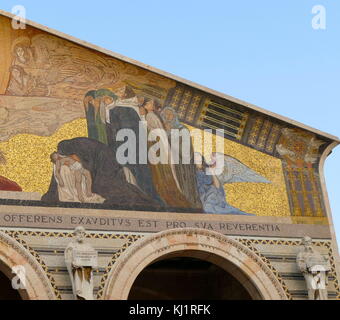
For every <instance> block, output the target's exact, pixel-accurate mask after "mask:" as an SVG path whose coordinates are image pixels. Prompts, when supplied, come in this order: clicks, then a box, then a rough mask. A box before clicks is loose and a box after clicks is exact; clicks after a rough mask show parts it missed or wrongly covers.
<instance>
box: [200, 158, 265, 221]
mask: <svg viewBox="0 0 340 320" xmlns="http://www.w3.org/2000/svg"><path fill="white" fill-rule="evenodd" d="M195 164H196V166H197V186H198V190H199V194H200V198H201V202H202V205H203V208H204V211H205V212H206V213H215V214H233V215H252V214H250V213H246V212H243V211H241V210H239V209H237V208H235V207H233V206H231V205H229V204H228V203H227V200H226V194H225V190H224V185H225V184H227V183H234V182H254V183H271V182H270V181H269V180H267V179H266V178H264V177H262V176H261V175H260V174H258V173H256V172H255V171H253V170H252V169H250V168H249V167H247V166H246V165H244V164H243V163H242V162H240V161H239V160H237V159H235V158H233V157H230V156H228V155H225V154H222V153H213V154H212V155H211V162H210V163H209V164H208V163H207V162H206V161H205V159H204V157H203V156H202V155H201V154H200V153H195Z"/></svg>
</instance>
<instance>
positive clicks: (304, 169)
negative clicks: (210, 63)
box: [0, 11, 340, 300]
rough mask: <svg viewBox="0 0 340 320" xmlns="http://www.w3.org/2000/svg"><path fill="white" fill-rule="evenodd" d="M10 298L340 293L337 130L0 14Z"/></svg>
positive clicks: (3, 212)
mask: <svg viewBox="0 0 340 320" xmlns="http://www.w3.org/2000/svg"><path fill="white" fill-rule="evenodd" d="M0 47H1V59H0V70H1V72H0V283H1V286H0V299H31V300H36V299H38V300H40V299H41V300H45V299H51V300H54V299H60V300H69V299H102V300H113V299H123V300H125V299H150V300H156V299H165V300H172V299H211V298H213V299H225V300H228V299H246V300H249V299H258V300H259V299H260V300H261V299H264V300H287V299H288V300H295V299H330V300H338V299H340V288H339V285H340V284H339V271H340V269H339V263H340V260H339V257H338V248H337V244H336V239H335V232H334V227H333V223H332V214H331V210H330V205H329V200H328V197H327V190H326V185H325V178H324V173H323V166H324V163H325V160H326V158H327V157H328V156H329V155H330V153H331V151H332V149H333V148H334V147H336V146H337V145H338V144H339V143H340V140H339V138H337V137H334V136H332V135H329V134H327V133H324V132H321V131H318V130H316V129H313V128H310V127H307V126H305V125H303V124H301V123H298V122H295V121H293V120H290V119H287V118H284V117H282V116H279V115H277V114H274V113H271V112H269V111H266V110H263V109H261V108H259V107H256V106H254V105H251V104H249V103H246V102H243V101H240V100H237V99H235V98H233V97H230V96H227V95H224V94H221V93H219V92H215V91H213V90H211V89H208V88H205V87H202V86H200V85H197V84H194V83H191V82H189V81H187V80H184V79H181V78H178V77H176V76H173V75H170V74H167V73H165V72H163V71H160V70H157V69H154V68H152V67H150V66H147V65H143V64H142V63H139V62H137V61H133V60H131V59H128V58H126V57H123V56H120V55H117V54H114V53H112V52H109V51H107V50H104V49H101V48H98V47H96V46H94V45H91V44H88V43H86V42H83V41H80V40H77V39H75V38H72V37H70V36H67V35H64V34H61V33H59V32H56V31H53V30H50V29H48V28H46V27H43V26H40V25H38V24H36V23H33V22H27V23H26V25H25V28H24V29H16V28H13V25H12V15H10V14H7V13H5V12H2V11H1V12H0Z"/></svg>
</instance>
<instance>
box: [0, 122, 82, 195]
mask: <svg viewBox="0 0 340 320" xmlns="http://www.w3.org/2000/svg"><path fill="white" fill-rule="evenodd" d="M76 137H87V127H86V120H85V119H78V120H75V121H72V122H70V123H67V124H65V125H64V126H63V127H62V128H60V129H59V130H58V131H56V133H55V134H53V135H52V136H50V137H39V136H36V135H30V134H19V135H17V136H15V137H13V138H11V139H10V140H9V141H7V142H2V143H0V150H1V151H2V152H4V154H5V156H6V160H7V163H6V165H1V166H0V175H2V176H4V177H6V178H8V179H11V180H13V181H15V182H17V183H18V184H19V185H20V186H21V187H22V189H23V191H24V192H39V193H41V194H44V193H46V191H47V189H48V187H49V184H50V181H51V176H52V170H53V167H52V163H51V161H50V154H51V153H52V152H53V151H56V149H57V145H58V143H59V142H60V141H62V140H65V139H72V138H76Z"/></svg>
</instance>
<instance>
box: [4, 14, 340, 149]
mask: <svg viewBox="0 0 340 320" xmlns="http://www.w3.org/2000/svg"><path fill="white" fill-rule="evenodd" d="M0 15H1V16H5V17H7V18H11V19H12V18H14V17H15V15H14V14H12V13H9V12H7V11H4V10H2V9H0ZM26 25H29V26H31V27H34V28H37V29H40V30H42V31H45V32H48V33H50V34H53V35H54V36H57V37H60V38H63V39H65V40H68V41H71V42H73V43H75V44H78V45H80V46H83V47H85V48H88V49H92V50H96V51H99V52H101V53H104V54H106V55H108V56H111V57H113V58H116V59H119V60H121V61H124V62H127V63H131V64H133V65H136V66H138V67H141V68H143V69H146V70H148V71H151V72H154V73H157V74H159V75H161V76H163V77H167V78H170V79H172V80H175V81H177V82H180V83H182V84H185V85H188V86H191V87H193V88H195V89H198V90H202V91H205V92H207V93H209V94H212V95H215V96H217V97H219V98H222V99H227V100H229V101H232V102H234V103H238V104H240V105H243V106H245V107H247V108H249V109H252V110H254V111H257V112H259V113H262V114H264V115H267V116H270V117H273V118H275V119H278V120H280V121H283V122H286V123H288V124H290V125H294V126H296V127H299V128H301V129H304V130H307V131H310V132H313V133H315V134H317V135H319V136H322V137H325V138H327V139H330V140H332V141H335V142H338V143H339V144H340V138H338V137H336V136H334V135H331V134H329V133H326V132H323V131H321V130H318V129H315V128H313V127H310V126H307V125H305V124H303V123H301V122H299V121H296V120H293V119H290V118H288V117H285V116H282V115H279V114H277V113H275V112H271V111H269V110H266V109H263V108H261V107H259V106H256V105H254V104H251V103H248V102H246V101H243V100H240V99H237V98H234V97H232V96H229V95H227V94H225V93H222V92H219V91H215V90H213V89H210V88H208V87H205V86H202V85H200V84H198V83H195V82H192V81H190V80H187V79H184V78H181V77H179V76H176V75H174V74H172V73H169V72H166V71H163V70H160V69H158V68H155V67H152V66H150V65H147V64H144V63H142V62H139V61H137V60H134V59H131V58H128V57H125V56H123V55H121V54H119V53H116V52H113V51H110V50H107V49H104V48H102V47H99V46H97V45H94V44H92V43H89V42H86V41H84V40H80V39H78V38H76V37H73V36H70V35H68V34H66V33H63V32H60V31H57V30H54V29H51V28H49V27H46V26H43V25H41V24H39V23H36V22H34V21H31V20H29V19H26Z"/></svg>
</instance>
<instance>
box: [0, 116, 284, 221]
mask: <svg viewBox="0 0 340 320" xmlns="http://www.w3.org/2000/svg"><path fill="white" fill-rule="evenodd" d="M189 129H190V130H193V129H195V128H193V127H189ZM86 136H87V126H86V120H85V119H78V120H75V121H72V122H70V123H67V124H65V125H64V126H62V128H60V129H59V130H58V131H56V133H55V134H53V135H52V136H50V137H39V136H36V135H28V134H19V135H17V136H15V137H13V138H11V139H10V140H9V141H8V142H3V143H0V150H2V151H3V152H4V153H5V155H6V159H7V164H6V165H2V166H0V175H2V176H5V177H7V178H9V179H11V180H13V181H16V182H17V183H18V184H19V185H20V186H21V187H22V188H23V191H24V192H39V193H41V194H44V193H45V192H46V191H47V189H48V187H49V183H50V180H51V175H52V164H51V162H50V158H49V155H50V154H51V153H52V152H53V151H55V150H56V149H57V145H58V143H59V142H60V141H62V140H65V139H72V138H75V137H86ZM217 139H223V138H221V137H217ZM220 141H221V140H220ZM193 142H194V149H195V151H198V152H200V151H203V154H204V155H205V156H206V158H207V159H209V155H210V152H211V151H216V150H215V145H216V136H214V135H210V134H208V135H207V136H206V140H203V145H204V147H205V148H204V149H203V150H202V149H201V147H200V145H199V144H198V143H197V142H196V143H195V140H193ZM224 149H225V154H227V155H230V156H232V157H235V158H237V159H238V160H239V161H241V162H243V163H244V164H245V165H247V166H248V167H250V168H251V169H253V170H255V171H256V172H258V173H259V174H261V175H262V176H264V177H265V178H267V179H268V180H270V181H271V182H272V183H271V184H265V183H232V184H227V185H226V186H225V190H226V194H227V201H228V202H229V203H230V204H231V205H232V206H235V207H237V208H240V209H241V210H243V211H245V212H249V213H254V214H256V215H259V216H289V215H290V211H289V204H288V198H287V192H286V189H285V182H284V176H283V171H282V165H281V161H280V160H279V159H277V158H274V157H271V156H269V155H266V154H263V153H261V152H259V151H256V150H253V149H250V148H248V147H245V146H243V145H241V144H238V143H235V142H232V141H230V140H227V139H224ZM204 151H205V152H204Z"/></svg>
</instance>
